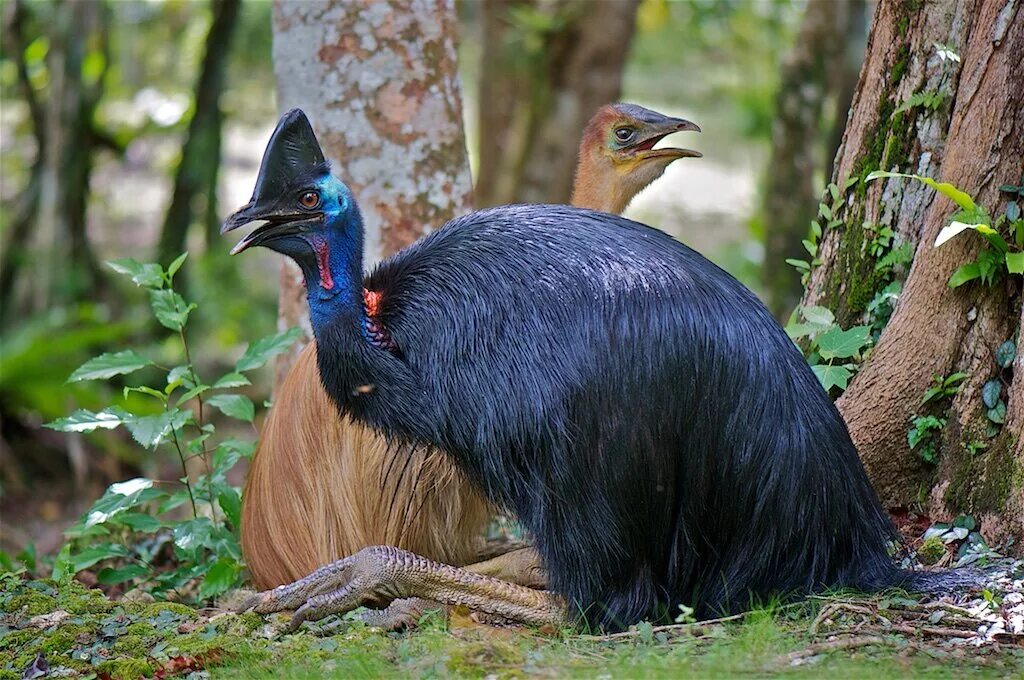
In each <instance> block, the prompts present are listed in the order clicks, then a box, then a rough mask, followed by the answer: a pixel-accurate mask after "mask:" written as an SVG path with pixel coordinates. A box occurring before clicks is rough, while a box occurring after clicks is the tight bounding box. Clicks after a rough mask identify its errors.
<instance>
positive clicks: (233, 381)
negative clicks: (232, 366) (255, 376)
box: [213, 371, 252, 390]
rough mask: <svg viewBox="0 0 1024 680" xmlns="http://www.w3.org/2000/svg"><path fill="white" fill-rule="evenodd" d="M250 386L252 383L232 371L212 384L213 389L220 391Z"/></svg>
mask: <svg viewBox="0 0 1024 680" xmlns="http://www.w3.org/2000/svg"><path fill="white" fill-rule="evenodd" d="M251 384H252V383H251V382H250V381H249V379H248V378H246V377H245V376H244V375H242V374H241V373H236V372H234V371H232V372H231V373H228V374H226V375H222V376H221V377H220V379H218V380H217V382H215V383H213V389H215V390H222V389H227V388H229V387H245V386H246V385H251Z"/></svg>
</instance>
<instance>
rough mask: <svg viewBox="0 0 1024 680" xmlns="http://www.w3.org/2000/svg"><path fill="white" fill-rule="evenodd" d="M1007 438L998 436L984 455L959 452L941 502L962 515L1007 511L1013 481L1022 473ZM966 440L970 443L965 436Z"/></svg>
mask: <svg viewBox="0 0 1024 680" xmlns="http://www.w3.org/2000/svg"><path fill="white" fill-rule="evenodd" d="M968 434H969V433H968ZM1009 439H1010V438H1009V437H997V438H996V439H995V440H993V441H992V443H991V444H990V445H989V447H988V448H987V449H986V450H985V451H984V453H979V454H975V455H971V453H970V452H969V451H968V450H967V447H966V446H963V447H962V450H961V451H960V452H958V455H957V456H956V465H955V466H954V467H953V469H952V471H951V473H950V483H949V487H947V489H946V493H945V495H944V496H943V500H944V501H945V502H946V503H947V504H948V505H949V506H950V507H952V508H953V509H955V510H956V511H958V512H964V513H986V512H994V513H1000V512H1002V511H1003V510H1005V508H1006V501H1007V500H1008V499H1009V497H1010V491H1011V490H1012V489H1013V486H1014V480H1016V479H1018V478H1019V475H1020V474H1021V470H1020V466H1019V465H1018V464H1017V462H1016V461H1015V460H1014V456H1013V452H1012V450H1011V449H1010V448H1009ZM965 441H971V437H970V436H968V437H967V438H966V439H965Z"/></svg>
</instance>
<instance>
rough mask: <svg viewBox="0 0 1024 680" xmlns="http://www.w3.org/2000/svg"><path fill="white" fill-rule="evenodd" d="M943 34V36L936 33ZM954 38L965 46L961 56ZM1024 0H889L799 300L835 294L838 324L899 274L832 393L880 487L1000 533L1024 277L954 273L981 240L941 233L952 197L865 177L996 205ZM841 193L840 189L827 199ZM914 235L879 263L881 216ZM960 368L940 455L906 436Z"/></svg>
mask: <svg viewBox="0 0 1024 680" xmlns="http://www.w3.org/2000/svg"><path fill="white" fill-rule="evenodd" d="M942 46H944V48H942V49H940V48H941V47H942ZM951 53H952V54H955V55H957V56H958V57H959V59H956V58H952V57H951ZM1022 63H1024V7H1021V6H1020V4H1019V3H1012V2H1006V1H1005V0H933V1H929V2H922V1H921V0H882V1H881V2H880V3H879V4H878V7H877V10H876V15H875V17H874V21H873V25H872V30H871V35H870V38H869V43H868V50H867V57H866V61H865V64H864V68H863V70H862V72H861V78H860V83H859V85H858V89H857V93H856V96H855V98H854V103H853V108H852V111H851V115H850V119H849V123H848V125H847V128H846V133H845V135H844V138H843V144H842V147H841V149H840V152H839V154H838V156H837V159H836V167H835V171H834V174H833V181H834V182H835V183H836V184H837V185H839V186H840V187H843V186H844V180H845V179H846V178H857V180H858V181H857V182H856V183H854V184H852V186H849V187H848V188H847V189H845V190H844V191H843V195H842V196H841V198H840V200H839V201H835V203H834V207H833V212H834V213H835V218H836V220H838V221H840V222H841V224H839V225H838V226H835V227H833V228H832V229H829V230H827V231H826V232H825V234H824V235H823V237H822V239H821V244H820V247H819V254H818V257H819V259H820V261H821V264H820V265H819V266H818V267H817V268H816V269H814V270H813V271H812V273H811V276H810V279H809V282H808V286H807V289H806V291H805V294H804V298H803V301H802V304H803V305H804V306H808V305H823V306H825V307H828V308H829V309H831V310H832V311H833V312H834V313H835V315H836V318H837V320H838V321H839V323H840V324H841V325H843V326H844V327H846V326H849V325H853V324H855V323H861V322H863V321H864V320H865V319H866V318H867V317H869V316H870V314H871V312H870V309H869V308H870V303H871V301H872V300H873V298H874V297H875V296H876V294H877V293H878V292H879V291H880V290H881V289H882V288H883V287H884V286H886V285H887V284H888V283H890V281H891V280H892V279H896V280H900V279H903V278H905V281H904V283H903V288H902V294H901V295H900V298H899V302H898V304H897V305H896V308H895V310H894V312H893V314H892V317H891V319H890V320H889V322H888V325H887V326H886V327H885V329H884V331H883V332H882V334H881V337H880V338H879V341H878V344H877V346H876V347H875V349H874V350H873V352H872V353H871V354H870V356H869V357H868V359H867V361H866V362H865V363H864V364H863V366H862V368H861V371H860V373H859V374H858V375H857V376H856V377H855V378H854V380H853V382H852V383H851V385H850V387H849V389H848V390H847V391H846V393H845V394H844V395H843V396H842V397H841V398H840V399H839V401H838V406H839V408H840V410H841V411H842V413H843V416H844V417H845V419H846V422H847V424H848V426H849V428H850V434H851V435H852V437H853V439H854V442H855V443H856V444H857V447H858V450H859V451H860V454H861V458H862V460H863V461H864V464H865V467H866V468H867V470H868V473H869V475H870V476H871V479H872V481H873V482H874V484H875V488H876V489H877V491H878V493H879V496H880V497H881V499H882V501H883V503H884V504H885V505H887V506H889V507H894V506H913V505H918V506H919V507H924V508H925V509H927V510H928V511H929V513H930V514H931V515H932V517H933V518H949V517H951V516H953V515H956V514H959V513H971V514H974V515H975V516H977V517H978V518H979V519H980V520H981V521H982V532H983V534H984V535H985V536H986V537H987V538H988V539H989V540H992V541H1002V540H1003V539H1005V538H1007V537H1008V536H1014V537H1016V546H1018V549H1019V547H1020V546H1024V540H1022V539H1024V451H1022V447H1024V443H1022V434H1021V433H1022V426H1024V404H1022V401H1024V365H1022V355H1024V351H1021V350H1020V349H1018V351H1017V358H1016V361H1015V363H1014V364H1012V365H1011V366H1010V367H1009V368H1006V369H1000V368H999V366H998V365H997V362H996V358H995V354H996V349H997V347H999V346H1000V345H1001V344H1002V343H1003V342H1005V341H1006V340H1015V341H1016V342H1017V344H1018V345H1019V344H1020V341H1021V340H1022V338H1021V325H1022V312H1021V300H1022V298H1021V277H1020V276H1012V275H1011V276H1004V277H1002V278H1001V279H999V280H998V281H997V282H996V283H995V284H994V285H985V284H983V283H981V282H979V281H974V282H971V283H968V284H966V285H964V286H961V287H959V288H956V289H953V288H950V287H949V286H948V285H947V282H948V280H949V278H950V275H951V274H952V273H953V272H954V271H955V270H956V269H957V268H958V267H960V266H961V265H963V264H966V263H968V262H971V261H973V260H974V259H975V257H976V256H977V254H978V251H979V247H980V245H981V243H982V239H981V238H980V237H978V236H977V235H976V234H964V235H961V236H959V237H957V238H955V239H953V240H952V241H950V242H948V243H946V244H944V245H943V246H941V247H940V248H934V247H933V244H934V242H935V238H936V236H937V234H938V232H939V230H940V229H942V227H943V226H945V224H946V223H948V221H949V218H950V216H951V215H952V214H953V213H954V212H955V211H956V210H957V207H956V206H955V205H954V204H953V203H951V202H950V201H949V200H947V199H946V198H944V197H942V196H940V195H937V194H936V192H935V191H934V190H932V189H930V188H928V187H926V186H924V185H922V184H920V183H918V182H915V181H912V180H905V179H892V180H879V181H875V182H871V183H866V182H865V179H866V177H867V175H868V174H869V173H870V172H871V171H873V170H877V169H883V170H898V171H901V172H912V173H917V174H921V175H926V176H929V177H933V178H935V179H938V180H941V181H944V182H949V183H951V184H953V185H955V186H957V187H958V188H960V189H962V190H963V191H965V192H967V193H969V194H970V195H971V196H972V197H974V199H975V201H976V202H977V203H978V204H979V205H981V206H984V207H985V208H986V209H987V210H988V212H989V213H990V214H991V215H993V216H995V215H999V214H1002V213H1003V212H1004V211H1005V209H1006V206H1007V201H1008V200H1010V198H1012V197H1011V196H1009V195H1008V194H1005V193H1002V192H1001V191H1000V189H999V187H1000V186H1001V185H1004V184H1012V185H1015V184H1018V183H1020V181H1021V179H1022V178H1021V170H1022V166H1021V159H1022V158H1024V69H1021V67H1020V64H1022ZM829 202H831V200H829ZM885 227H888V228H890V229H892V231H893V232H894V233H895V239H896V240H897V241H903V242H906V243H909V244H910V245H911V247H912V249H913V253H914V257H913V262H912V264H910V267H909V271H908V272H905V273H904V272H900V271H899V270H898V269H897V270H895V271H894V270H891V269H889V268H887V267H879V266H878V264H879V260H880V258H882V257H884V254H885V250H886V248H885V247H880V246H884V245H885V243H884V239H883V240H880V239H879V236H878V235H879V234H881V233H882V230H883V228H885ZM958 371H962V372H964V373H966V374H967V376H968V377H967V378H966V379H965V380H964V382H963V383H962V387H961V389H960V390H959V392H958V393H957V394H956V395H955V396H954V397H952V398H951V399H949V400H946V401H944V402H941V404H940V406H939V410H938V412H934V413H933V414H934V415H937V416H940V417H942V418H945V419H946V424H945V426H944V428H943V429H942V430H941V432H940V433H938V436H939V437H940V442H939V446H938V452H939V462H938V465H937V466H936V465H931V464H928V463H926V462H925V461H924V460H922V458H921V456H919V455H918V454H917V453H915V451H913V450H911V449H910V448H909V446H908V443H907V432H908V428H909V427H910V422H911V419H912V418H913V417H914V416H915V414H921V413H922V411H923V409H925V408H932V409H935V408H936V407H935V405H934V404H933V405H931V406H929V407H922V396H923V394H924V392H925V390H926V389H927V388H928V387H929V385H930V384H931V383H932V380H933V376H934V375H937V374H938V375H943V376H948V375H950V374H952V373H954V372H958ZM994 378H998V379H999V380H1001V381H1002V383H1003V386H1002V389H1001V398H1002V399H1003V400H1004V401H1005V403H1006V406H1007V418H1006V422H1005V424H1003V425H1002V427H997V428H993V426H992V423H990V422H989V419H988V418H987V416H986V407H985V406H984V404H983V400H982V396H981V393H982V388H983V386H984V385H985V383H986V382H989V381H990V380H992V379H994Z"/></svg>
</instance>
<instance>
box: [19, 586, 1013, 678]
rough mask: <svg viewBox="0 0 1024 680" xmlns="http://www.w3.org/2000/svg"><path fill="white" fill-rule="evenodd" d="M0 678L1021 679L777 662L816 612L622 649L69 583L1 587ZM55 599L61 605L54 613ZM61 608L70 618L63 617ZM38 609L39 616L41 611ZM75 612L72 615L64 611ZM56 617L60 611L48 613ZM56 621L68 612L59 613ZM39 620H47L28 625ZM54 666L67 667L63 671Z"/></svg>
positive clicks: (905, 666) (963, 661) (958, 654)
mask: <svg viewBox="0 0 1024 680" xmlns="http://www.w3.org/2000/svg"><path fill="white" fill-rule="evenodd" d="M0 585H2V590H0V610H2V611H3V612H4V614H3V618H2V619H0V678H2V679H4V680H6V679H7V678H12V679H13V678H19V677H21V676H22V673H23V671H24V670H25V668H27V667H29V666H30V665H31V664H32V663H33V662H35V661H36V660H37V658H38V657H39V655H42V656H43V657H44V658H45V661H46V664H47V665H48V666H49V669H50V671H51V672H55V671H58V672H60V673H64V674H65V675H67V676H70V677H99V678H137V677H153V676H154V675H158V676H160V677H171V676H175V675H180V676H187V675H188V674H189V673H191V672H193V671H196V670H200V669H203V670H205V671H206V672H207V673H209V675H210V676H211V677H214V678H217V677H224V678H268V680H269V679H270V678H274V679H278V678H293V677H294V678H322V677H328V678H360V677H382V676H395V675H399V676H413V677H424V676H427V677H485V676H494V677H523V676H555V677H597V676H602V677H638V676H643V677H702V678H703V677H735V676H738V675H743V676H747V675H750V676H765V675H784V676H792V677H823V676H827V677H844V678H845V677H849V678H856V677H864V678H868V677H870V678H872V680H875V679H876V678H879V677H881V678H885V677H928V678H931V677H934V678H959V677H965V676H966V675H968V674H970V676H971V677H993V678H1006V677H1021V673H1024V649H1021V648H1018V647H1012V646H1001V647H1000V646H989V647H985V648H974V647H970V646H964V645H941V644H929V645H928V646H924V645H922V644H920V642H921V641H919V640H914V639H906V638H901V637H895V636H886V637H885V639H884V640H885V641H884V642H883V643H881V644H874V645H867V646H861V647H857V648H856V649H847V650H843V649H839V648H836V649H832V650H824V651H822V652H821V653H809V654H806V655H804V656H803V657H801V660H800V662H799V663H797V664H794V663H793V659H792V658H791V657H787V655H789V654H791V653H793V652H799V651H800V650H807V649H808V648H810V646H811V645H812V644H814V643H820V641H821V640H823V639H825V640H827V638H823V637H820V636H819V637H817V638H812V637H811V636H810V635H809V633H808V628H809V626H810V625H811V622H812V621H813V620H814V617H815V616H816V615H817V611H816V610H817V605H816V604H814V603H813V602H811V603H808V605H807V606H806V607H805V608H799V607H798V608H792V607H790V608H784V609H783V608H779V609H774V610H763V611H758V612H755V613H754V614H752V615H751V616H748V617H747V618H746V619H745V620H743V621H742V622H735V623H729V624H723V625H720V626H715V627H713V628H712V629H710V630H706V631H703V632H702V633H701V634H700V635H696V634H685V635H681V636H673V637H670V636H669V635H668V634H667V633H662V632H657V631H654V630H653V629H651V628H649V627H647V628H646V630H645V627H644V626H643V625H641V626H640V628H639V630H638V631H637V634H636V635H634V636H632V637H629V638H626V639H615V640H609V639H596V638H594V637H591V636H585V635H579V634H576V633H570V632H556V631H551V632H547V633H541V632H538V631H532V630H527V629H521V628H494V627H489V626H481V625H477V624H475V623H472V622H471V621H470V619H469V618H468V617H467V616H462V615H456V617H455V619H454V621H453V622H452V623H445V622H442V621H439V620H435V621H432V622H427V623H425V624H424V625H423V626H422V627H421V628H420V630H418V631H415V632H411V633H385V632H381V631H378V630H374V629H370V628H367V627H365V626H363V625H362V624H361V623H349V622H339V623H336V624H335V626H334V627H333V628H330V629H328V630H323V629H312V630H306V629H303V630H302V631H300V632H299V633H298V634H295V635H282V634H279V633H278V632H276V631H277V630H279V629H280V626H281V624H282V622H283V621H284V618H283V617H280V616H275V617H271V618H269V619H267V618H264V617H261V616H258V615H256V614H252V613H246V614H241V615H238V614H231V613H223V612H217V611H212V610H193V609H190V608H188V607H184V606H182V605H173V604H165V603H156V604H137V603H116V602H111V601H109V600H107V599H106V598H104V597H103V596H102V595H101V594H100V593H99V591H88V590H86V589H85V588H84V587H82V586H81V585H79V584H77V583H72V584H70V585H67V586H61V587H59V588H58V587H57V586H56V584H54V583H53V582H48V581H27V580H22V579H19V578H17V577H5V578H4V579H3V580H2V581H0ZM58 603H59V604H58ZM61 605H65V606H67V607H68V608H64V609H62V608H61ZM48 607H49V609H48V610H47V611H42V610H44V609H47V608H48ZM72 609H74V610H75V611H74V612H72V611H71V610H72ZM54 612H57V613H56V614H55V613H54ZM59 612H66V614H63V613H59ZM39 616H45V617H46V618H44V619H40V618H33V617H39ZM61 669H64V670H61Z"/></svg>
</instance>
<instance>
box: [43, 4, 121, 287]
mask: <svg viewBox="0 0 1024 680" xmlns="http://www.w3.org/2000/svg"><path fill="white" fill-rule="evenodd" d="M54 18H55V21H54V24H53V27H52V28H53V30H52V33H51V36H50V37H51V49H50V52H49V54H48V55H47V56H48V61H49V69H50V76H51V81H50V86H49V100H48V102H47V104H48V107H47V108H48V111H47V131H46V137H47V140H48V142H49V143H48V145H47V147H46V154H47V155H46V162H47V168H46V170H45V171H44V173H43V177H44V183H45V184H47V185H48V186H44V187H43V188H42V191H43V192H44V197H45V199H48V200H43V201H42V202H43V204H44V205H48V206H49V207H48V214H47V215H46V216H45V217H44V218H43V220H44V221H46V222H49V224H51V225H52V231H51V232H50V233H49V234H47V235H48V236H50V237H52V241H50V243H52V244H53V249H52V257H53V264H52V266H51V268H50V269H49V273H50V281H49V285H48V286H47V294H46V300H44V301H41V302H42V304H43V305H46V304H60V303H65V302H69V301H74V300H79V299H81V298H82V296H83V295H85V294H86V293H87V292H88V294H89V295H90V296H96V295H97V294H98V292H99V289H100V287H101V285H102V283H103V279H102V277H101V276H100V271H99V266H98V264H97V262H96V257H95V255H94V254H93V252H92V246H91V244H90V243H89V239H88V234H87V233H86V227H87V219H86V218H87V215H86V211H87V209H88V202H89V182H90V178H91V177H92V168H93V153H94V150H95V148H96V146H97V144H96V142H97V137H96V136H95V135H94V134H93V117H94V115H95V112H96V106H97V105H98V104H99V101H100V98H101V97H102V94H103V87H104V77H105V75H106V64H107V63H109V61H110V60H109V54H108V51H109V43H108V40H107V36H108V32H109V31H108V29H109V23H110V17H109V14H108V8H107V6H106V5H105V4H104V3H102V2H74V3H60V4H58V5H56V7H55V17H54ZM93 51H96V52H99V53H101V55H102V58H101V59H100V60H98V63H100V64H102V68H100V69H99V71H98V72H93V71H87V69H85V68H84V66H85V61H86V56H87V55H88V54H89V53H90V52H93Z"/></svg>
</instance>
